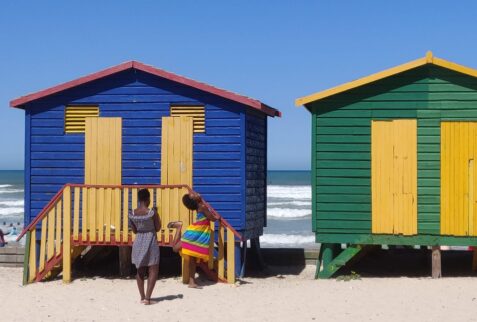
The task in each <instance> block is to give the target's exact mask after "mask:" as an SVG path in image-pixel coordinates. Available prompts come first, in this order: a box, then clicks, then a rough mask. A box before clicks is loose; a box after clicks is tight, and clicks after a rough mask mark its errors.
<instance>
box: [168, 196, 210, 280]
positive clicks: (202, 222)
mask: <svg viewBox="0 0 477 322" xmlns="http://www.w3.org/2000/svg"><path fill="white" fill-rule="evenodd" d="M182 203H183V204H184V205H185V206H186V207H187V208H188V209H189V210H195V211H197V216H196V220H195V222H194V223H193V224H191V225H189V227H187V229H186V231H185V232H184V235H182V237H181V234H182V222H180V221H176V222H171V223H169V224H168V225H167V227H168V228H176V234H175V236H174V240H173V241H172V249H173V250H174V252H176V253H177V252H179V253H180V254H181V256H183V257H185V256H188V257H189V259H190V260H189V287H190V288H200V287H199V286H198V285H197V283H196V279H195V273H196V269H197V262H199V261H204V262H207V261H208V260H209V242H210V233H211V229H210V222H211V221H216V220H217V219H219V217H218V216H216V215H215V214H213V213H212V211H211V210H210V209H209V208H208V207H207V205H206V204H205V203H204V201H203V200H202V197H201V196H200V195H199V194H198V193H197V192H195V191H191V192H189V193H188V194H186V195H184V196H183V197H182Z"/></svg>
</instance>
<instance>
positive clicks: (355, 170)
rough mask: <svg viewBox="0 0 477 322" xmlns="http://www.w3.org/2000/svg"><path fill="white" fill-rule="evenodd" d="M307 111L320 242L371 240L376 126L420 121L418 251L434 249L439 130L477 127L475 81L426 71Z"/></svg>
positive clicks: (386, 81)
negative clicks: (474, 123)
mask: <svg viewBox="0 0 477 322" xmlns="http://www.w3.org/2000/svg"><path fill="white" fill-rule="evenodd" d="M307 108H309V109H310V110H311V111H312V115H313V116H312V145H313V146H312V149H313V152H312V173H313V175H312V180H313V183H312V187H313V198H314V199H313V218H312V220H313V230H314V231H315V232H316V235H317V241H320V242H321V241H328V242H329V241H334V242H342V243H345V242H357V241H359V240H361V241H362V240H363V238H364V239H366V238H367V239H368V240H369V236H370V235H371V120H384V119H399V118H417V120H418V234H419V236H422V238H421V244H423V245H424V244H433V243H436V238H435V236H438V235H439V230H440V227H439V218H440V199H439V198H440V122H441V120H477V80H476V79H475V78H472V77H469V76H465V75H462V74H458V73H456V72H453V71H449V70H445V69H442V68H440V67H436V66H433V65H427V66H424V67H420V68H417V69H414V70H412V71H408V72H405V73H401V74H398V75H395V76H393V77H390V78H387V79H384V80H381V81H379V82H376V83H374V84H370V85H367V86H364V87H361V88H358V89H355V90H351V91H348V92H345V93H341V94H338V95H335V96H332V97H329V98H326V99H323V100H320V101H315V102H313V103H310V104H309V105H307ZM419 236H418V237H419ZM382 237H383V238H385V239H386V240H387V242H388V243H395V244H406V243H407V242H405V241H403V238H401V237H400V238H396V239H395V240H394V241H393V240H392V239H391V240H390V239H389V236H382ZM404 239H405V238H404ZM451 239H452V238H451ZM474 239H475V238H472V240H474ZM376 240H378V239H376ZM409 240H410V242H411V240H412V243H417V242H418V241H419V239H417V240H416V238H409ZM381 242H382V240H380V241H379V242H377V241H376V243H381ZM442 242H443V243H444V241H442ZM474 242H475V241H472V243H474ZM445 243H447V244H462V245H464V244H467V243H470V241H467V242H465V241H464V239H463V238H455V242H454V243H452V240H450V239H449V238H446V240H445Z"/></svg>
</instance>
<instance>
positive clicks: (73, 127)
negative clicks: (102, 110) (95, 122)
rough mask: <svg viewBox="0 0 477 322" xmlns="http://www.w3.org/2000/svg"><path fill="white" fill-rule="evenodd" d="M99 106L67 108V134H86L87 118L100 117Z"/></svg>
mask: <svg viewBox="0 0 477 322" xmlns="http://www.w3.org/2000/svg"><path fill="white" fill-rule="evenodd" d="M98 116H99V108H98V107H97V106H67V107H66V111H65V133H84V132H85V120H86V118H87V117H98Z"/></svg>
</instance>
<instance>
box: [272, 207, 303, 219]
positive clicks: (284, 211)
mask: <svg viewBox="0 0 477 322" xmlns="http://www.w3.org/2000/svg"><path fill="white" fill-rule="evenodd" d="M267 216H268V217H273V218H281V219H293V218H303V217H307V216H311V209H291V208H268V209H267Z"/></svg>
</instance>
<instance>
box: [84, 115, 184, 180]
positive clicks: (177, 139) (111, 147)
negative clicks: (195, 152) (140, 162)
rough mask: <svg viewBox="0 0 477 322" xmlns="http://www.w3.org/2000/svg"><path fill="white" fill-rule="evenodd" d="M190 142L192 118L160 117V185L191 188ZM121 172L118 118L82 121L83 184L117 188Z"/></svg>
mask: <svg viewBox="0 0 477 322" xmlns="http://www.w3.org/2000/svg"><path fill="white" fill-rule="evenodd" d="M192 140H193V122H192V118H190V117H182V116H181V117H163V118H162V142H161V184H163V185H177V184H186V185H189V186H192V161H193V157H192V146H193V142H192ZM137 153H141V152H137ZM121 173H122V120H121V118H119V117H91V118H86V120H85V183H86V184H98V185H120V184H121V181H122V180H121V179H122V178H121ZM151 184H154V182H151Z"/></svg>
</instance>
